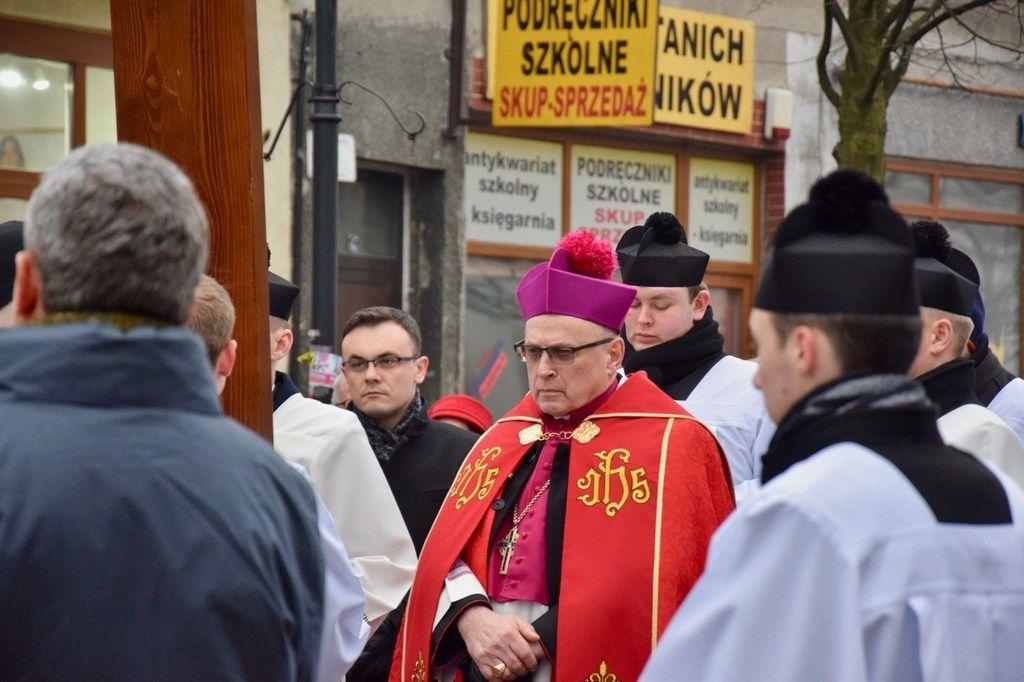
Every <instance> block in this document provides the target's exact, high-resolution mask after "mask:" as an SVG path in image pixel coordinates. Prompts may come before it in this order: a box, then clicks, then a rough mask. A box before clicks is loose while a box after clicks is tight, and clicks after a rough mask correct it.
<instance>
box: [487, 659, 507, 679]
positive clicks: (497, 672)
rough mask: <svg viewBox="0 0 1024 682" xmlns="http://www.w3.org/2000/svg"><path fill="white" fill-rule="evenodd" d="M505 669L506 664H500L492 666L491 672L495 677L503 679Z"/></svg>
mask: <svg viewBox="0 0 1024 682" xmlns="http://www.w3.org/2000/svg"><path fill="white" fill-rule="evenodd" d="M505 667H506V666H505V663H504V662H501V663H498V665H492V666H491V672H493V673H494V676H495V677H501V676H502V675H504V674H505Z"/></svg>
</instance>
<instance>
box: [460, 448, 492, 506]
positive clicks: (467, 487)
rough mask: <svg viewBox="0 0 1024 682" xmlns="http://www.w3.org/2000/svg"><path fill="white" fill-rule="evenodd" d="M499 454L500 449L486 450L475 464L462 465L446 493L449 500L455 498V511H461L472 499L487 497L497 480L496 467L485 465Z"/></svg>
mask: <svg viewBox="0 0 1024 682" xmlns="http://www.w3.org/2000/svg"><path fill="white" fill-rule="evenodd" d="M500 454H501V448H500V447H494V448H487V449H485V450H484V451H483V452H481V453H480V457H478V458H477V460H476V462H473V463H470V462H466V463H465V464H463V465H462V468H461V469H459V473H458V475H457V476H456V477H455V483H453V484H452V490H451V492H450V493H448V497H449V498H452V497H454V498H456V500H455V508H456V509H462V507H463V505H465V504H466V503H467V502H469V501H470V500H472V499H473V498H476V499H478V500H482V499H484V498H485V497H487V495H488V493H490V492H491V488H493V487H494V483H495V481H497V480H498V467H489V466H487V464H488V463H489V462H493V461H494V460H496V459H497V458H498V455H500Z"/></svg>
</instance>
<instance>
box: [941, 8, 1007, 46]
mask: <svg viewBox="0 0 1024 682" xmlns="http://www.w3.org/2000/svg"><path fill="white" fill-rule="evenodd" d="M942 6H943V7H945V8H946V10H947V11H949V10H950V8H949V6H948V5H947V4H946V3H945V2H943V3H942ZM950 17H951V18H952V19H953V21H955V22H956V23H957V24H958V25H959V26H960V27H961V28H962V29H964V30H965V31H967V33H968V34H969V35H970V36H972V39H973V40H976V41H977V40H980V41H981V42H983V43H985V44H986V45H991V46H992V47H995V48H998V49H1000V50H1006V51H1007V52H1015V53H1017V54H1018V55H1024V50H1021V44H1022V37H1018V39H1017V44H1016V45H1009V44H1006V43H1000V42H999V41H997V40H993V39H991V38H987V37H985V36H984V35H982V34H981V33H980V32H979V31H978V30H976V29H975V28H974V27H973V26H968V25H967V23H966V22H965V21H964V20H963V19H961V18H960V16H959V15H950ZM940 38H941V37H940ZM940 42H941V40H940ZM950 47H956V46H950Z"/></svg>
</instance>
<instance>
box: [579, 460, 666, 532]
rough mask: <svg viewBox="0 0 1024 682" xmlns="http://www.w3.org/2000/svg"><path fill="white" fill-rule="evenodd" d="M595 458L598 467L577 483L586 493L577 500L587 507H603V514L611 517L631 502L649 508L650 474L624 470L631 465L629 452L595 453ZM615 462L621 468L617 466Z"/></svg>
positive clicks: (643, 471) (593, 468)
mask: <svg viewBox="0 0 1024 682" xmlns="http://www.w3.org/2000/svg"><path fill="white" fill-rule="evenodd" d="M594 456H595V457H597V458H598V459H599V460H600V462H599V463H598V465H597V466H596V467H592V468H591V469H590V471H588V472H587V473H586V474H584V475H583V477H582V478H580V479H579V480H578V481H576V487H577V488H579V489H580V490H582V491H584V494H583V495H580V496H579V497H577V498H576V499H577V500H579V501H580V502H582V503H583V504H585V505H587V506H588V507H593V506H594V505H596V504H603V505H604V513H605V514H606V515H608V516H609V517H612V516H615V515H616V514H617V513H618V512H619V510H620V509H622V508H623V507H624V506H626V502H628V501H629V500H630V499H632V500H633V501H634V502H636V503H637V504H646V503H647V501H648V500H650V499H651V486H650V484H649V483H648V482H647V472H646V471H645V470H644V468H643V467H637V468H635V469H631V470H627V469H626V467H625V466H624V465H626V464H629V458H630V453H629V450H625V449H623V448H615V449H614V450H608V451H604V450H602V451H601V452H595V453H594ZM616 459H618V461H619V462H621V464H617V465H616V464H615V461H616Z"/></svg>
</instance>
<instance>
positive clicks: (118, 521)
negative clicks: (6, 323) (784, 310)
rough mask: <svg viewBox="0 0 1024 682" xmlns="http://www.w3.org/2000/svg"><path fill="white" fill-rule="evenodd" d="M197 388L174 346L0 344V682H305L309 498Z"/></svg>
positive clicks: (318, 572) (314, 599)
mask: <svg viewBox="0 0 1024 682" xmlns="http://www.w3.org/2000/svg"><path fill="white" fill-rule="evenodd" d="M208 377H210V369H209V364H208V361H207V359H206V357H205V354H204V351H203V349H202V347H201V345H200V343H199V341H198V339H197V338H196V337H195V336H194V335H193V334H192V333H191V332H188V331H186V330H184V329H167V330H159V331H158V330H154V329H151V328H139V329H135V330H132V331H130V332H122V331H120V330H118V329H115V328H114V327H111V326H107V325H103V324H100V323H95V322H93V323H83V324H73V325H58V326H40V327H32V328H23V329H15V330H9V331H2V332H0V679H3V680H11V679H40V680H43V679H45V680H72V679H73V680H94V679H95V680H99V679H102V680H221V679H231V680H243V679H245V680H305V679H312V677H313V675H314V673H315V664H316V660H317V653H318V648H319V642H320V626H321V620H322V613H323V585H324V576H323V559H322V555H321V552H320V545H319V536H318V533H317V520H316V504H315V500H314V497H313V494H312V490H311V489H310V487H309V485H308V484H307V483H306V482H305V481H304V480H303V479H302V477H301V476H300V475H299V474H297V473H296V472H294V471H293V470H292V469H291V468H290V467H289V466H288V465H287V464H286V463H285V462H284V460H282V459H281V458H280V457H279V456H278V455H277V454H276V453H275V452H274V451H273V449H272V448H271V447H270V445H269V444H267V443H266V442H264V441H262V440H261V439H260V438H258V437H257V436H255V435H254V434H252V433H251V432H249V431H247V430H246V429H245V428H243V427H242V426H240V425H239V424H237V423H236V422H234V421H233V420H231V419H229V418H228V417H226V416H225V415H224V414H223V413H222V411H221V407H220V402H219V401H218V398H217V396H216V394H215V392H214V388H213V383H212V379H208Z"/></svg>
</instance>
